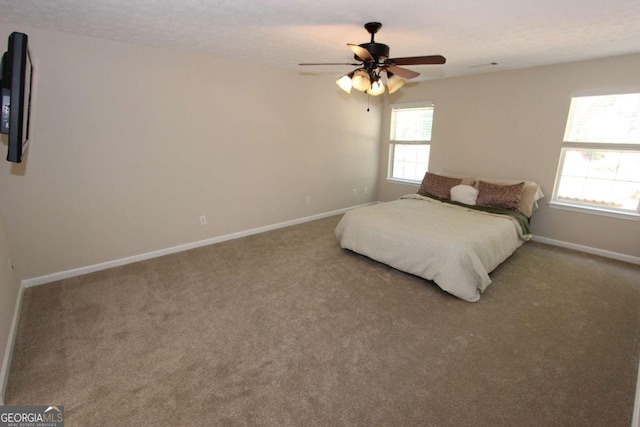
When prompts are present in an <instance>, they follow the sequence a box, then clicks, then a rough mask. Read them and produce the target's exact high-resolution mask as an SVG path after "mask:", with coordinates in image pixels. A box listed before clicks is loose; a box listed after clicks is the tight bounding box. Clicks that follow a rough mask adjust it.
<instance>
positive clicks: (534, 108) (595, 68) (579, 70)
mask: <svg viewBox="0 0 640 427" xmlns="http://www.w3.org/2000/svg"><path fill="white" fill-rule="evenodd" d="M619 88H633V89H635V90H639V89H640V55H628V56H620V57H615V58H607V59H600V60H592V61H585V62H576V63H569V64H562V65H552V66H545V67H537V68H530V69H523V70H514V71H504V72H492V73H486V74H480V75H474V76H468V77H460V78H450V79H442V80H435V81H429V82H422V83H419V84H417V85H415V86H414V87H411V88H406V89H402V90H401V91H400V92H401V93H400V92H397V93H396V94H394V95H392V96H391V97H390V99H389V103H391V104H392V103H401V102H412V101H420V100H433V101H434V102H435V113H434V114H435V115H434V127H433V136H432V138H433V142H432V147H431V159H430V165H429V169H430V170H431V171H434V172H436V171H452V172H462V173H469V174H473V175H478V176H495V177H501V178H513V179H530V180H535V181H537V182H539V183H540V184H541V185H542V188H543V190H544V192H545V193H546V195H547V197H546V198H545V199H543V200H542V203H541V207H540V209H539V210H538V211H537V212H536V214H535V215H534V216H533V218H532V227H533V232H534V233H535V234H536V235H537V236H539V237H543V238H548V239H554V240H559V241H562V242H567V243H571V244H575V245H582V246H587V247H591V248H597V249H601V250H605V251H612V252H615V253H619V254H624V255H628V256H632V257H640V223H639V222H637V221H629V220H621V219H613V218H608V217H602V216H595V215H589V214H584V213H576V212H570V211H565V210H559V209H553V208H549V206H548V204H547V203H548V201H549V199H550V197H551V193H552V191H553V184H554V180H555V175H556V169H557V165H558V156H559V153H560V146H561V145H562V138H563V135H564V128H565V123H566V118H567V113H568V109H569V103H570V98H571V95H572V93H575V92H580V91H590V90H608V89H619ZM383 117H384V119H383V132H382V140H383V144H382V146H381V159H380V162H381V163H380V165H381V168H380V174H381V175H380V180H379V183H380V184H379V199H380V200H382V201H387V200H391V199H394V198H397V197H399V196H401V195H403V194H406V193H411V192H415V191H416V189H417V187H415V186H406V185H398V184H393V183H388V182H387V181H386V179H385V178H386V167H387V162H388V146H387V144H385V142H388V134H389V131H388V129H389V113H388V111H386V112H385V113H384V115H383Z"/></svg>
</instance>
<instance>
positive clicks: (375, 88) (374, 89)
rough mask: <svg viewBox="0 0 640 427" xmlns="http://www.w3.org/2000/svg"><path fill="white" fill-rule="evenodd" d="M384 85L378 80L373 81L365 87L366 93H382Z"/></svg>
mask: <svg viewBox="0 0 640 427" xmlns="http://www.w3.org/2000/svg"><path fill="white" fill-rule="evenodd" d="M384 90H385V89H384V85H383V84H382V82H381V81H380V80H378V81H376V82H373V84H372V85H371V88H369V89H367V93H368V94H369V95H371V96H378V95H382V94H383V93H384Z"/></svg>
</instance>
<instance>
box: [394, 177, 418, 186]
mask: <svg viewBox="0 0 640 427" xmlns="http://www.w3.org/2000/svg"><path fill="white" fill-rule="evenodd" d="M387 182H390V183H392V184H405V185H420V184H421V182H422V181H410V180H408V179H400V178H387Z"/></svg>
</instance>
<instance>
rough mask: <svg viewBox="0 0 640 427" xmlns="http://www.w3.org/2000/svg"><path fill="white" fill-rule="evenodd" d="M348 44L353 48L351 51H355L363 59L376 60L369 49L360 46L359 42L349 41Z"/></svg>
mask: <svg viewBox="0 0 640 427" xmlns="http://www.w3.org/2000/svg"><path fill="white" fill-rule="evenodd" d="M347 46H349V49H351V51H352V52H353V53H355V54H356V56H357V57H358V58H360V59H362V60H363V61H373V60H374V59H373V56H371V53H369V51H368V50H367V49H365V48H363V47H362V46H358V45H357V44H352V43H347Z"/></svg>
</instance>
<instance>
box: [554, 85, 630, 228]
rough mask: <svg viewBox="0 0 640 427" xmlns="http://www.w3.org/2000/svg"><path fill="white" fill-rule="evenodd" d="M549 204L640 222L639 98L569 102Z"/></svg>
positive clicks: (591, 98) (585, 98) (605, 97)
mask: <svg viewBox="0 0 640 427" xmlns="http://www.w3.org/2000/svg"><path fill="white" fill-rule="evenodd" d="M551 205H552V206H556V207H564V208H569V209H578V210H586V211H589V212H593V213H601V214H605V215H614V216H621V217H626V218H633V219H640V93H631V94H618V95H600V96H581V97H575V98H572V99H571V107H570V108H569V117H568V119H567V127H566V130H565V136H564V143H563V145H562V150H561V152H560V163H559V166H558V174H557V177H556V183H555V188H554V190H553V197H552V200H551Z"/></svg>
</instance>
